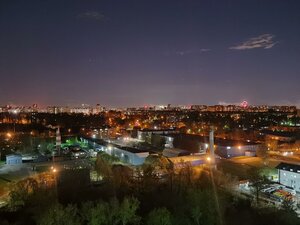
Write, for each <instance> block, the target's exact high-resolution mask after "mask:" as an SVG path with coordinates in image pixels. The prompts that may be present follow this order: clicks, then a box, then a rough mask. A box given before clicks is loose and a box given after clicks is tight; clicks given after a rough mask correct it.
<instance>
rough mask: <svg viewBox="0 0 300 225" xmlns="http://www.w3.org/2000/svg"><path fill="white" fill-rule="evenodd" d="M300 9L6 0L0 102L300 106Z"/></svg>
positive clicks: (1, 21) (273, 2)
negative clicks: (238, 103) (224, 103)
mask: <svg viewBox="0 0 300 225" xmlns="http://www.w3.org/2000/svg"><path fill="white" fill-rule="evenodd" d="M29 2H30V3H29ZM299 12H300V1H298V0H294V1H292V0H284V1H282V0H264V1H262V0H248V1H247V0H245V1H240V0H235V1H234V0H227V1H226V0H222V1H219V0H207V1H200V0H194V1H191V0H185V1H183V0H163V1H162V0H151V1H150V0H149V1H146V0H135V1H131V0H126V1H125V0H118V1H116V0H106V1H104V0H103V1H98V0H97V1H96V0H94V1H93V0H88V1H86V0H85V1H84V0H82V1H76V0H68V1H67V0H56V1H55V0H48V1H47V0H43V1H34V0H33V1H25V0H24V1H1V2H0V29H1V33H0V77H1V81H0V105H4V104H8V103H13V104H33V103H37V104H40V105H52V104H56V105H77V104H81V103H86V104H91V105H94V104H96V103H100V104H102V105H106V106H133V105H135V106H136V105H145V104H168V103H171V104H182V105H184V104H218V103H219V102H226V103H236V102H241V101H242V100H245V99H246V100H248V101H249V103H251V104H298V105H300V29H299V27H300V13H299Z"/></svg>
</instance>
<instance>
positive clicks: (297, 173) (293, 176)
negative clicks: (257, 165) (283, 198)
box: [276, 163, 300, 192]
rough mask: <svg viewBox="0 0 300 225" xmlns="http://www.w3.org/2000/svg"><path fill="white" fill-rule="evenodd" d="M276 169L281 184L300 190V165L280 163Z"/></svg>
mask: <svg viewBox="0 0 300 225" xmlns="http://www.w3.org/2000/svg"><path fill="white" fill-rule="evenodd" d="M276 169H278V178H279V183H280V184H282V185H284V186H286V187H290V188H293V189H294V190H295V191H296V192H300V165H295V164H289V163H280V164H279V165H278V166H277V167H276Z"/></svg>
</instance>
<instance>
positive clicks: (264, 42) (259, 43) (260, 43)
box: [229, 34, 278, 50]
mask: <svg viewBox="0 0 300 225" xmlns="http://www.w3.org/2000/svg"><path fill="white" fill-rule="evenodd" d="M274 38H275V35H273V34H262V35H259V36H257V37H252V38H250V39H248V40H246V41H244V42H243V43H241V44H238V45H236V46H232V47H230V48H229V49H233V50H248V49H254V48H263V49H270V48H272V47H274V46H275V45H276V44H277V43H278V42H276V41H274Z"/></svg>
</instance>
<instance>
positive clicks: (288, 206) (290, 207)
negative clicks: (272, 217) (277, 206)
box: [281, 197, 295, 213]
mask: <svg viewBox="0 0 300 225" xmlns="http://www.w3.org/2000/svg"><path fill="white" fill-rule="evenodd" d="M281 209H282V210H283V211H285V212H289V213H295V202H294V201H293V199H292V198H288V197H285V198H284V199H283V201H282V203H281Z"/></svg>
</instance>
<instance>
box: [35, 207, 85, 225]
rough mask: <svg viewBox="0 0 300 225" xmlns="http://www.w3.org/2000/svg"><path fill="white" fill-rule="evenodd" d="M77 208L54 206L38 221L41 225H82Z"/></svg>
mask: <svg viewBox="0 0 300 225" xmlns="http://www.w3.org/2000/svg"><path fill="white" fill-rule="evenodd" d="M77 211H78V210H77V207H76V206H74V205H68V206H67V207H64V206H63V205H61V204H58V203H57V204H54V205H53V206H51V207H50V208H49V210H47V211H46V212H45V213H44V214H42V215H41V217H40V218H39V219H38V221H37V224H39V225H57V224H59V225H80V224H81V223H80V220H79V217H78V215H77Z"/></svg>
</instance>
